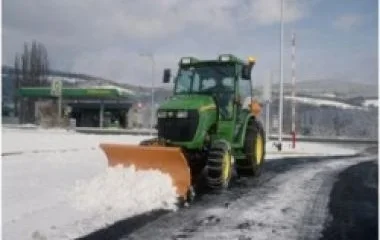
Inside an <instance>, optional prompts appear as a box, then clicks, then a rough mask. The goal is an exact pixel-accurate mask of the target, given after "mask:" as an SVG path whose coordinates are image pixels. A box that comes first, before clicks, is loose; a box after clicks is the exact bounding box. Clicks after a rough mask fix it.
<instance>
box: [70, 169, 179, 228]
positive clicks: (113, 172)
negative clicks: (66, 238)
mask: <svg viewBox="0 0 380 240" xmlns="http://www.w3.org/2000/svg"><path fill="white" fill-rule="evenodd" d="M68 199H69V202H70V203H71V205H72V206H73V207H74V208H76V209H77V210H80V211H85V212H87V214H88V213H90V214H89V215H96V216H101V218H103V222H104V224H109V223H113V222H115V221H117V220H121V219H124V218H128V217H131V216H134V215H137V214H141V213H143V212H148V211H151V210H154V209H167V210H176V205H175V204H176V190H175V187H174V186H173V185H172V180H171V179H170V177H169V175H167V174H163V173H161V172H159V171H156V170H150V171H136V169H135V167H134V166H132V167H129V168H123V167H121V166H117V167H114V168H108V169H107V170H106V171H105V172H104V173H101V174H99V175H98V176H96V177H94V178H93V179H90V180H81V181H77V182H76V184H75V186H74V188H73V189H72V190H71V191H70V192H69V193H68Z"/></svg>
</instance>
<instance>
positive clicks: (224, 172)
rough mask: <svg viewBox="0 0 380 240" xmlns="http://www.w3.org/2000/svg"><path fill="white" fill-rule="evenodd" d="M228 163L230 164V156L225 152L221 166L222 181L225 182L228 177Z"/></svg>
mask: <svg viewBox="0 0 380 240" xmlns="http://www.w3.org/2000/svg"><path fill="white" fill-rule="evenodd" d="M230 163H231V155H230V154H229V153H228V152H226V153H225V154H224V156H223V166H222V169H223V170H222V179H223V181H224V182H226V181H227V180H228V178H229V176H230V168H231V166H230Z"/></svg>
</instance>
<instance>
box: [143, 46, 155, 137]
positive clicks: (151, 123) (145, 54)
mask: <svg viewBox="0 0 380 240" xmlns="http://www.w3.org/2000/svg"><path fill="white" fill-rule="evenodd" d="M140 56H143V57H149V59H150V60H151V62H152V79H151V80H152V89H151V95H152V98H151V113H150V127H151V129H153V122H154V87H155V85H154V69H155V65H156V64H155V61H154V55H153V53H141V54H140ZM151 135H153V131H152V132H151Z"/></svg>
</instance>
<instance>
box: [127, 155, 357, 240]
mask: <svg viewBox="0 0 380 240" xmlns="http://www.w3.org/2000/svg"><path fill="white" fill-rule="evenodd" d="M355 157H356V156H355ZM339 159H344V162H345V161H351V163H352V164H353V163H354V162H353V161H352V158H351V160H350V157H343V156H342V157H334V158H333V159H332V158H331V157H313V158H308V159H305V158H288V159H281V160H272V161H269V162H267V163H266V172H265V173H264V174H263V175H262V176H261V177H260V178H258V179H245V181H244V180H243V181H242V182H240V183H234V184H232V186H231V189H229V190H228V191H227V192H225V193H223V194H221V195H216V196H213V195H211V194H206V195H202V196H200V199H199V200H198V201H196V202H195V203H194V204H193V206H192V207H191V208H189V209H183V210H181V211H179V212H177V213H168V214H166V215H164V216H162V217H160V218H159V219H158V220H156V221H153V222H151V223H149V224H147V225H146V226H144V227H142V228H141V229H140V230H137V231H135V232H133V233H132V234H130V235H129V236H125V238H123V239H149V238H150V237H153V236H154V237H155V238H159V239H184V238H192V237H200V238H202V237H204V236H198V235H197V234H199V233H203V232H205V231H208V230H209V228H212V227H213V226H220V225H223V224H224V223H223V219H224V218H223V216H224V215H230V214H231V213H234V214H235V215H236V218H237V219H238V218H239V216H240V215H241V213H242V211H241V209H240V211H232V212H231V211H230V206H231V205H234V204H236V202H239V201H242V202H246V205H248V206H249V205H251V204H252V202H258V203H260V202H261V201H263V199H266V198H268V196H269V195H271V194H273V193H276V192H278V190H279V189H278V185H281V182H286V181H289V180H290V179H291V178H292V177H294V176H293V175H292V173H293V172H294V171H295V172H296V173H297V172H298V173H302V171H304V169H305V168H308V166H314V168H316V169H317V170H318V169H320V166H319V164H321V163H325V162H329V161H332V160H334V161H336V160H339ZM317 172H318V171H317ZM283 175H285V176H286V177H285V178H284V179H282V180H281V181H280V182H278V181H275V184H273V183H272V184H268V183H270V182H272V181H273V180H274V179H277V178H279V177H280V176H283ZM280 179H281V178H280ZM297 181H298V180H297ZM307 188H308V186H307V185H306V186H305V189H307ZM316 189H319V185H317V187H316ZM316 191H317V190H316ZM289 192H290V193H291V191H289ZM242 199H243V200H242ZM256 207H258V209H260V205H257V206H256ZM235 210H236V209H235ZM264 210H265V209H264ZM283 211H284V212H287V209H284V210H283ZM300 218H301V217H300ZM147 221H149V220H148V219H147ZM253 224H255V223H253ZM257 224H258V225H259V226H260V227H263V226H265V223H262V222H261V223H260V222H258V223H257ZM244 226H248V227H249V226H250V222H241V223H237V224H236V225H235V226H234V227H232V231H234V230H236V229H238V230H239V231H242V229H239V227H240V228H242V227H243V228H244ZM279 228H286V226H281V225H280V226H279ZM218 231H219V230H218ZM218 231H217V232H218ZM173 232H175V233H174V234H173ZM209 237H210V238H211V239H213V238H212V236H209ZM220 237H221V236H218V238H220ZM229 237H231V236H229ZM229 237H228V238H229Z"/></svg>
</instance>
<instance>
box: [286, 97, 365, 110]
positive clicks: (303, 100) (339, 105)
mask: <svg viewBox="0 0 380 240" xmlns="http://www.w3.org/2000/svg"><path fill="white" fill-rule="evenodd" d="M284 98H285V99H286V100H293V99H294V100H295V101H297V102H301V103H305V104H311V105H315V106H333V107H337V108H342V109H363V108H362V107H357V106H354V105H350V104H347V103H343V102H338V101H333V100H327V99H317V98H311V97H292V96H285V97H284Z"/></svg>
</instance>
